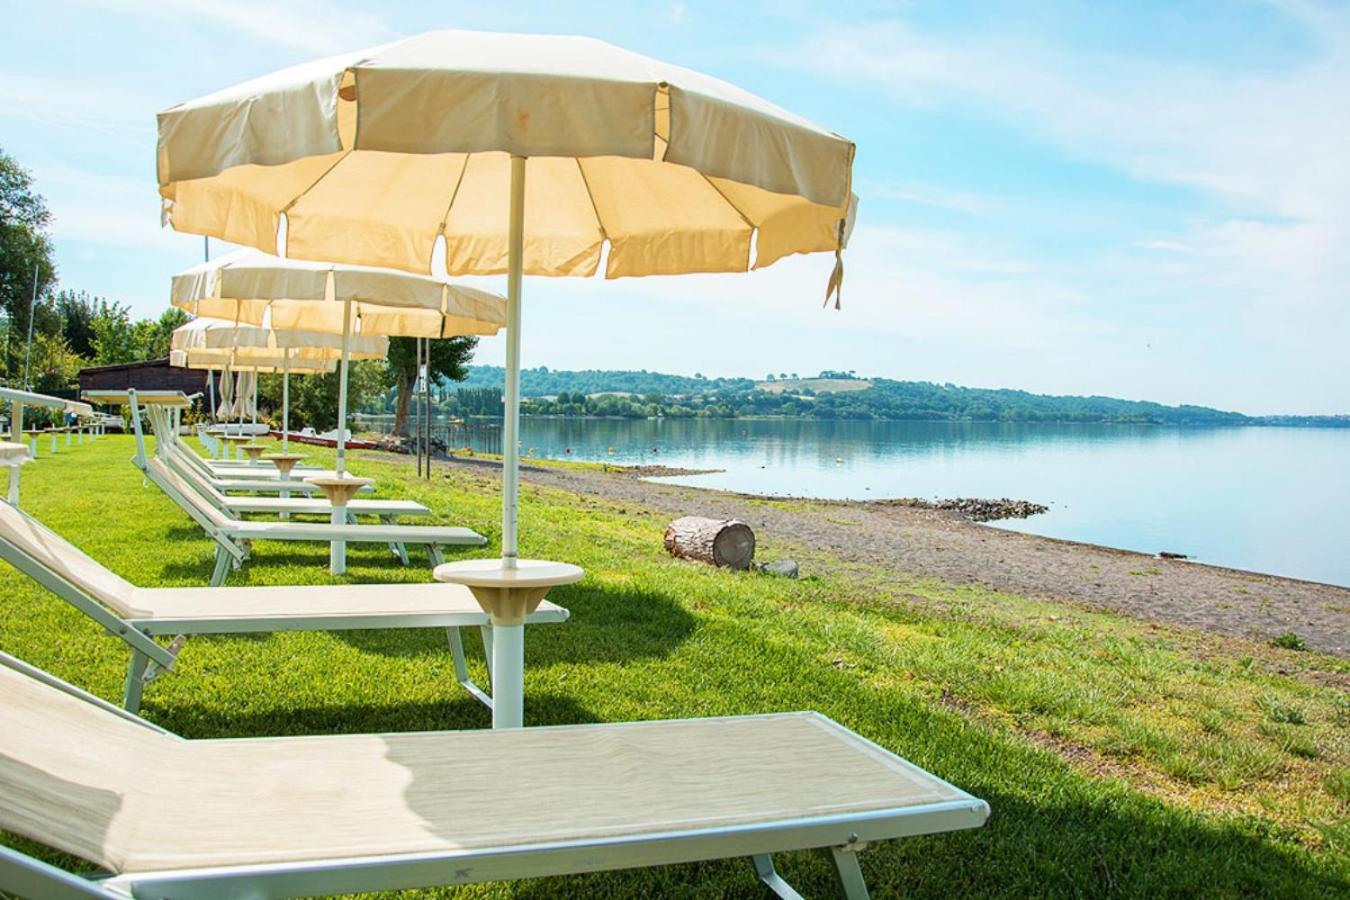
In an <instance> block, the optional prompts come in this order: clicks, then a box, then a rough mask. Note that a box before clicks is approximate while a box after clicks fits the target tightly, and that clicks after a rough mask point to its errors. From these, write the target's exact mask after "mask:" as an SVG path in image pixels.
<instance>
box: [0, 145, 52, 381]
mask: <svg viewBox="0 0 1350 900" xmlns="http://www.w3.org/2000/svg"><path fill="white" fill-rule="evenodd" d="M50 223H51V213H50V212H48V210H47V203H46V201H45V200H43V198H42V195H41V194H39V193H38V192H37V190H36V188H34V186H33V176H32V175H31V174H29V172H28V170H27V169H24V168H23V167H22V166H20V165H19V164H18V163H17V162H15V161H14V159H13V157H11V156H9V155H7V154H6V153H5V152H4V151H3V150H0V313H2V314H3V315H4V316H5V318H6V320H7V323H8V328H7V329H6V335H7V340H6V342H5V343H6V347H5V352H4V354H3V355H0V366H3V368H4V372H3V374H5V375H7V376H8V377H9V378H10V379H19V378H22V377H23V364H24V351H25V347H26V342H27V339H28V319H29V308H30V305H31V303H32V300H33V286H34V275H35V274H36V283H37V296H38V298H39V299H40V298H42V297H44V296H46V294H47V293H48V291H50V289H51V287H52V285H53V284H55V283H56V262H55V261H54V260H53V258H52V243H51V238H50V237H49V236H48V234H47V226H48V225H49V224H50Z"/></svg>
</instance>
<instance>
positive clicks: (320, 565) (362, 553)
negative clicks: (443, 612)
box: [160, 542, 448, 585]
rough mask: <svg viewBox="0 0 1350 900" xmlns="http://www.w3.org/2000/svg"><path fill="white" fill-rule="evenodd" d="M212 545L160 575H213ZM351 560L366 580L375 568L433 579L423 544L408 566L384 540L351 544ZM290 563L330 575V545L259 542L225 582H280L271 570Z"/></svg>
mask: <svg viewBox="0 0 1350 900" xmlns="http://www.w3.org/2000/svg"><path fill="white" fill-rule="evenodd" d="M209 547H210V549H209V551H207V552H203V553H202V554H201V556H200V557H199V558H198V559H197V560H196V561H191V560H178V561H174V562H170V563H167V564H165V565H164V566H162V567H161V568H160V577H161V578H162V579H163V580H165V581H181V580H192V579H203V578H208V579H209V578H210V575H211V568H212V566H214V565H215V544H214V543H212V544H210V545H209ZM204 549H205V548H204ZM447 558H448V554H447ZM347 564H348V567H349V568H353V569H358V570H360V571H357V572H353V573H352V574H355V575H360V576H361V577H362V579H363V581H364V580H366V578H367V577H369V576H367V574H366V573H367V571H368V570H371V569H374V570H377V572H381V571H389V572H404V571H415V570H418V569H421V570H422V571H423V572H425V573H426V580H427V581H430V580H431V564H430V561H429V559H428V558H427V555H426V553H425V551H424V550H423V548H421V547H409V548H408V565H407V566H404V565H403V564H402V563H401V562H400V561H399V560H398V558H397V557H396V556H394V554H393V553H392V552H390V550H389V548H388V547H387V546H386V545H384V544H374V543H369V544H348V545H347ZM290 567H293V568H308V569H317V570H320V572H321V573H322V574H323V575H325V576H327V571H328V545H327V544H326V543H318V542H315V543H313V544H309V543H302V542H294V543H292V542H287V543H284V544H276V543H267V544H255V545H254V552H253V553H252V554H250V555H249V558H248V559H246V560H244V564H243V566H242V567H240V568H239V569H238V570H231V571H230V574H229V576H228V577H227V578H226V579H225V583H226V584H227V585H231V584H232V585H240V584H245V583H254V584H269V583H270V584H276V583H277V582H269V581H267V571H268V570H269V569H271V568H290ZM399 581H406V579H395V580H393V581H389V582H381V580H380V578H379V575H378V574H376V575H375V576H374V577H373V578H371V579H370V583H374V584H380V583H389V584H394V583H397V582H399ZM335 582H336V579H335ZM281 583H285V582H281Z"/></svg>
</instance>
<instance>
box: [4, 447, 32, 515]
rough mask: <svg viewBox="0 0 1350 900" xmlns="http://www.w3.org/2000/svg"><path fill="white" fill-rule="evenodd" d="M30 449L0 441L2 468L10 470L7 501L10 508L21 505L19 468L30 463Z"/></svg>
mask: <svg viewBox="0 0 1350 900" xmlns="http://www.w3.org/2000/svg"><path fill="white" fill-rule="evenodd" d="M31 460H32V457H31V456H29V455H28V448H27V447H25V446H24V445H23V444H16V443H14V442H13V441H0V466H4V467H5V468H7V469H9V493H8V494H7V495H6V496H5V499H6V500H8V501H9V505H10V506H18V505H19V466H22V465H23V464H24V463H27V462H30V461H31Z"/></svg>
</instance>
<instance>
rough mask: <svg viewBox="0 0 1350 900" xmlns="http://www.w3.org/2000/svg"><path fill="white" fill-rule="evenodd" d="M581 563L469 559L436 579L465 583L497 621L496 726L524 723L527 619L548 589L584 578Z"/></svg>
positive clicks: (440, 569)
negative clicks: (509, 565) (510, 565)
mask: <svg viewBox="0 0 1350 900" xmlns="http://www.w3.org/2000/svg"><path fill="white" fill-rule="evenodd" d="M585 574H586V573H585V571H584V570H582V568H581V567H580V566H573V565H570V564H568V563H557V562H546V561H545V560H540V559H520V560H516V561H515V567H514V568H504V567H503V565H502V560H500V559H467V560H461V561H458V562H449V563H442V564H441V565H439V566H437V567H436V571H435V578H436V580H437V581H442V582H445V583H447V584H462V585H464V586H465V587H467V588H468V589H469V591H470V592H471V593H472V594H473V596H474V599H475V600H477V601H478V605H479V606H481V607H482V608H483V612H485V613H487V614H488V620H489V621H490V622H491V623H492V666H491V671H490V672H489V673H488V674H489V676H490V678H491V680H492V727H493V728H520V727H521V726H522V725H524V724H525V617H526V616H528V615H529V614H530V613H532V612H534V611H535V609H537V608H538V607H539V603H540V602H541V601H542V600H543V599H544V597H545V596H546V595H547V594H548V592H549V590H550V589H552V588H555V587H558V586H559V585H563V584H572V583H573V582H576V581H580V580H581V579H582V577H583V576H585Z"/></svg>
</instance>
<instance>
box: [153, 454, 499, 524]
mask: <svg viewBox="0 0 1350 900" xmlns="http://www.w3.org/2000/svg"><path fill="white" fill-rule="evenodd" d="M147 466H148V471H149V473H150V474H151V476H152V477H154V478H157V479H159V480H160V481H162V482H163V483H164V485H165V486H167V487H169V488H170V489H172V490H173V491H175V492H176V493H177V494H178V495H179V496H180V497H181V498H182V499H181V500H178V498H177V497H175V498H174V499H175V500H177V501H178V502H180V503H188V504H191V506H192V508H193V509H194V510H195V511H196V512H197V513H199V514H200V515H201V516H202V517H203V518H205V519H206V520H207V521H209V522H210V523H211V525H212V527H214V528H218V529H220V530H221V531H223V532H226V533H227V534H229V535H230V536H231V537H236V538H252V539H257V540H276V541H287V540H289V541H328V540H347V541H368V542H372V543H381V544H382V543H386V542H389V541H398V542H402V543H408V544H433V543H435V544H482V543H486V541H485V540H484V539H483V536H482V535H480V534H478V533H476V532H474V531H472V530H470V529H468V528H461V527H458V526H453V525H329V524H324V523H320V522H248V521H244V520H242V519H232V518H230V517H229V516H226V515H225V514H224V513H222V512H221V511H220V510H218V509H216V508H215V507H214V506H212V505H211V504H209V503H207V502H206V500H205V499H204V498H203V497H202V496H201V495H200V494H198V493H197V492H196V490H195V489H194V488H193V487H192V486H191V485H190V484H188V483H187V482H186V481H184V480H183V478H182V477H181V476H180V475H179V474H178V473H177V472H174V471H173V470H172V469H170V468H169V467H168V466H167V465H165V464H164V461H163V460H161V459H151V460H149V461H148V463H147Z"/></svg>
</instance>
